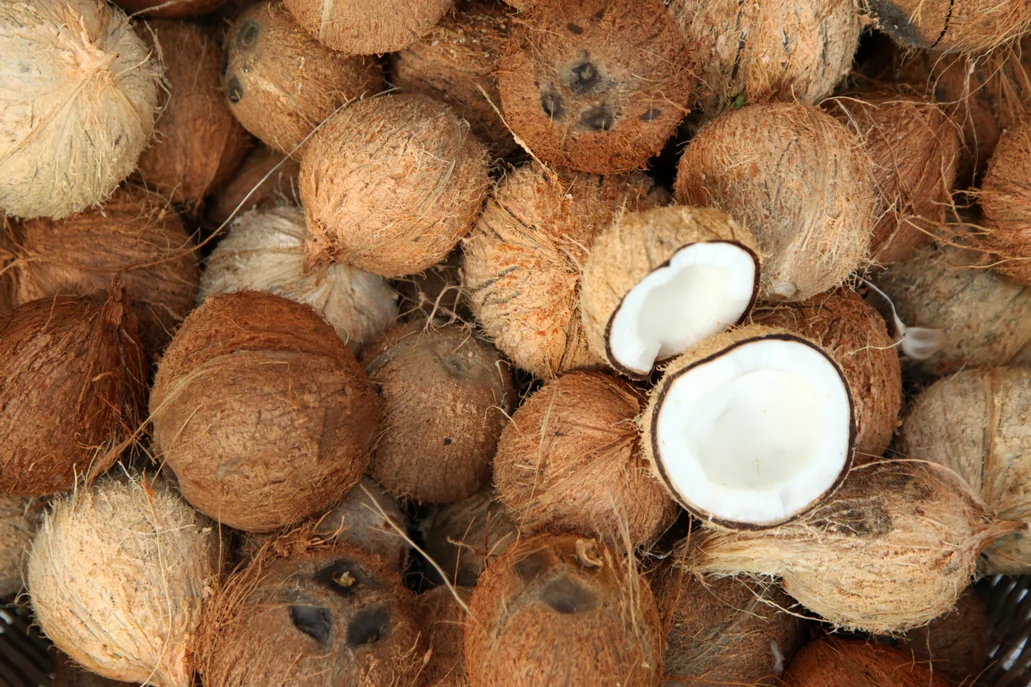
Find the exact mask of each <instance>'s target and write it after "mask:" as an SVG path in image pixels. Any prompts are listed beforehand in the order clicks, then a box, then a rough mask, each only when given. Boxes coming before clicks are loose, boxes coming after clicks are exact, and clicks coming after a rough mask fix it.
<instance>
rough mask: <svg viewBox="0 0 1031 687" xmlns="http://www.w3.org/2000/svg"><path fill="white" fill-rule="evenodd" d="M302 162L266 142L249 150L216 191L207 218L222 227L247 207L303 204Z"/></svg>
mask: <svg viewBox="0 0 1031 687" xmlns="http://www.w3.org/2000/svg"><path fill="white" fill-rule="evenodd" d="M300 173H301V163H300V162H298V161H297V160H294V159H293V158H288V157H286V156H285V155H283V154H282V153H278V152H276V151H274V150H272V149H270V148H267V147H266V146H263V145H260V144H259V145H256V146H255V147H254V148H252V149H251V152H249V153H247V157H245V158H244V159H243V162H241V163H240V166H239V167H238V168H237V170H236V173H235V174H233V177H232V178H231V179H230V180H229V181H227V182H226V183H225V185H224V186H223V187H222V188H221V189H219V190H218V191H216V192H215V194H214V197H213V198H212V199H211V203H210V205H209V207H208V213H207V220H208V222H209V223H210V224H211V225H212V226H214V227H216V228H217V227H220V226H222V225H223V224H225V223H226V222H227V221H229V220H230V219H233V218H236V217H237V216H239V215H240V214H242V213H244V212H247V211H248V210H268V209H269V208H274V207H279V206H280V205H300V203H301V201H300V197H299V195H300V194H299V191H298V188H297V175H298V174H300Z"/></svg>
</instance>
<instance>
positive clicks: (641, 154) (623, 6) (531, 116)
mask: <svg viewBox="0 0 1031 687" xmlns="http://www.w3.org/2000/svg"><path fill="white" fill-rule="evenodd" d="M643 46H647V47H646V48H645V49H642V47H643ZM498 84H499V88H500V93H501V103H502V107H503V109H504V113H505V121H506V122H507V123H508V126H510V127H511V128H512V131H513V132H515V134H516V135H517V136H518V137H519V139H520V142H521V143H522V144H523V145H524V146H526V147H527V148H528V149H529V150H531V151H533V154H534V155H535V156H536V157H537V158H539V159H540V160H542V161H544V162H545V163H547V164H552V165H555V166H558V167H563V168H568V169H574V170H578V171H582V172H593V173H597V174H612V173H615V172H627V171H630V170H632V169H636V168H638V167H641V166H643V165H644V163H645V162H646V161H647V160H648V158H650V157H652V156H653V155H657V154H658V153H659V151H661V150H662V148H663V146H664V145H665V144H666V142H667V141H668V140H669V139H670V137H672V136H673V134H674V133H675V132H676V128H677V125H678V124H679V123H680V121H681V120H682V119H683V118H684V116H685V115H686V114H687V113H688V111H689V109H690V106H691V104H692V100H693V98H694V95H695V94H694V91H695V87H696V80H695V76H694V62H693V59H692V53H691V51H690V50H689V49H688V46H687V44H686V43H685V42H684V39H683V37H682V36H681V35H680V31H679V30H678V29H677V25H676V22H674V21H673V17H672V16H670V14H669V13H668V12H666V10H665V8H664V7H663V5H662V2H661V1H660V0H638V1H637V2H632V3H626V2H617V1H616V0H582V1H581V2H567V1H566V0H540V1H539V2H535V3H534V5H533V6H532V7H531V8H530V9H529V10H528V11H527V12H526V13H525V14H524V15H522V16H520V21H519V23H518V24H517V25H516V27H515V28H514V30H513V32H512V37H511V38H510V39H509V42H508V47H507V48H506V54H505V58H504V59H503V60H502V62H501V66H500V69H499V70H498Z"/></svg>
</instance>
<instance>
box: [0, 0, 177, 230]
mask: <svg viewBox="0 0 1031 687" xmlns="http://www.w3.org/2000/svg"><path fill="white" fill-rule="evenodd" d="M72 26H74V27H76V29H75V30H69V28H68V27H72ZM0 56H2V57H3V64H2V68H0V75H2V76H0V92H2V93H4V101H5V105H4V109H3V114H2V116H0V159H2V160H3V174H2V175H0V208H2V209H3V211H4V212H5V213H6V214H8V215H17V216H19V217H55V218H61V217H64V216H66V215H70V214H72V213H74V212H79V211H81V210H84V209H86V208H87V207H89V206H90V205H95V204H97V203H99V202H101V201H102V200H104V199H105V198H107V197H108V196H109V195H111V193H112V192H113V191H114V190H115V188H116V187H117V186H118V184H119V183H120V182H121V181H122V180H123V179H125V177H127V176H129V174H131V173H132V171H133V170H134V169H136V162H137V160H138V159H139V157H140V152H142V151H143V149H144V148H145V147H146V146H147V143H148V142H149V141H150V136H151V133H152V132H153V129H154V116H155V113H156V111H157V105H158V88H157V86H158V80H159V79H160V75H161V68H160V66H159V65H158V64H157V63H156V62H155V61H154V60H152V59H151V58H150V51H149V50H148V48H147V46H146V45H144V43H143V41H141V40H140V39H139V38H138V37H137V36H136V34H135V33H134V32H133V30H132V27H131V26H130V25H129V20H128V19H127V18H126V16H125V14H124V13H123V12H122V11H121V10H119V9H117V8H114V7H112V6H111V5H109V4H108V3H106V2H104V1H103V0H34V1H33V2H31V3H28V2H5V3H3V5H2V6H0ZM26 74H30V75H31V76H30V77H29V78H26Z"/></svg>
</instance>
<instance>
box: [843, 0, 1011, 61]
mask: <svg viewBox="0 0 1031 687" xmlns="http://www.w3.org/2000/svg"><path fill="white" fill-rule="evenodd" d="M863 7H864V9H865V10H866V11H867V12H869V13H870V14H872V15H873V17H874V18H875V19H876V20H877V28H879V29H880V30H881V31H884V32H885V33H887V34H888V35H889V36H891V37H892V38H893V39H894V40H895V41H896V42H897V43H898V44H899V45H902V46H905V47H907V48H918V49H921V50H934V51H936V52H969V53H985V52H989V51H990V50H991V49H992V48H994V47H996V46H998V45H1001V44H1003V43H1006V42H1007V41H1009V40H1012V39H1013V38H1016V37H1018V36H1021V35H1023V34H1025V33H1027V32H1028V30H1029V29H1031V3H1029V2H1027V0H961V1H960V2H955V0H863Z"/></svg>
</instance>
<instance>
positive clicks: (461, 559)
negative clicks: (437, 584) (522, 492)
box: [420, 489, 519, 587]
mask: <svg viewBox="0 0 1031 687" xmlns="http://www.w3.org/2000/svg"><path fill="white" fill-rule="evenodd" d="M420 526H421V529H422V534H423V540H424V541H425V546H424V549H425V551H426V553H427V555H428V556H429V557H430V558H432V559H433V560H434V561H435V562H436V563H437V565H439V566H440V569H441V570H443V571H444V573H445V574H446V575H447V578H448V580H450V581H451V582H453V583H454V584H456V585H460V586H464V587H475V586H476V580H477V579H478V578H479V576H480V574H481V573H482V572H483V571H484V569H486V567H487V566H489V565H492V564H493V561H494V559H496V558H497V557H498V556H500V555H501V554H503V553H504V552H505V550H506V549H508V547H509V546H511V545H512V544H513V543H515V541H516V539H517V538H518V537H519V532H518V531H517V530H516V526H515V523H513V522H512V519H511V518H509V517H508V514H506V513H505V509H504V507H503V506H502V505H501V503H500V502H499V501H496V500H494V492H493V491H492V490H490V489H485V490H484V491H481V492H478V493H476V494H473V495H472V496H470V497H469V498H466V499H462V500H461V501H458V502H456V503H452V504H449V505H447V506H442V507H440V508H437V509H436V510H434V511H433V512H431V513H430V514H429V515H428V516H427V517H426V518H424V519H423V521H422V523H421V524H420ZM430 574H431V577H434V578H435V577H436V569H433V571H432V572H431V573H430Z"/></svg>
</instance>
